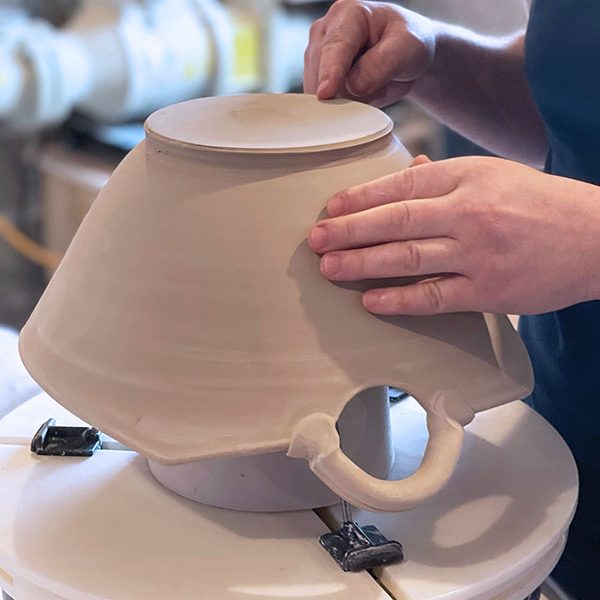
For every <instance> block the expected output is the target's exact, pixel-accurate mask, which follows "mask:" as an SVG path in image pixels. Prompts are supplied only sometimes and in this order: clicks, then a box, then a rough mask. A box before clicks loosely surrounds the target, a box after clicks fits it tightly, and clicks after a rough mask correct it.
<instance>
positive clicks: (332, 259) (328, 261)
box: [321, 254, 342, 277]
mask: <svg viewBox="0 0 600 600" xmlns="http://www.w3.org/2000/svg"><path fill="white" fill-rule="evenodd" d="M341 266H342V261H341V260H340V257H339V256H337V255H336V254H326V255H325V256H324V257H323V258H322V259H321V273H323V275H325V276H326V277H331V276H333V275H335V274H336V273H337V272H338V271H339V270H340V268H341Z"/></svg>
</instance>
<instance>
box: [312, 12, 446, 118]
mask: <svg viewBox="0 0 600 600" xmlns="http://www.w3.org/2000/svg"><path fill="white" fill-rule="evenodd" d="M434 46H435V33H434V27H433V23H432V21H430V20H429V19H427V18H425V17H423V16H421V15H419V14H417V13H415V12H412V11H410V10H408V9H405V8H401V7H399V6H395V5H393V4H386V3H383V2H366V1H364V0H338V1H337V2H335V3H334V4H333V6H332V7H331V8H330V9H329V12H328V13H327V14H326V15H325V16H324V17H323V18H321V19H319V20H317V21H315V23H313V25H312V27H311V30H310V40H309V44H308V47H307V49H306V52H305V54H304V91H305V92H306V93H309V94H317V96H318V97H319V98H321V99H326V98H334V97H335V96H337V95H343V96H350V97H353V98H359V99H362V100H365V101H368V102H370V103H371V104H375V105H377V106H385V105H387V104H391V103H392V102H394V101H396V100H398V99H399V98H400V97H402V96H404V95H405V94H407V93H408V92H409V91H410V89H411V88H412V86H413V85H414V83H415V81H416V80H417V79H418V78H419V77H421V76H422V75H423V74H425V72H426V71H427V69H428V68H429V67H430V65H431V63H432V61H433V53H434Z"/></svg>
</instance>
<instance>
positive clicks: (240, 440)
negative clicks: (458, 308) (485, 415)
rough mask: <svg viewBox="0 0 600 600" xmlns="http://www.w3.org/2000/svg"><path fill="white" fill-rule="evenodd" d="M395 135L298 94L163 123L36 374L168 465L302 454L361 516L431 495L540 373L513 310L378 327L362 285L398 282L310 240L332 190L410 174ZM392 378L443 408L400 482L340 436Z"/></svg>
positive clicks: (69, 266) (197, 104) (58, 306)
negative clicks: (356, 274) (348, 412)
mask: <svg viewBox="0 0 600 600" xmlns="http://www.w3.org/2000/svg"><path fill="white" fill-rule="evenodd" d="M391 130H392V123H391V122H390V120H389V118H388V117H387V116H386V115H385V114H384V113H382V112H380V111H379V110H377V109H375V108H372V107H369V106H366V105H362V104H358V103H353V102H349V101H346V100H335V101H330V102H318V101H317V100H316V99H315V98H314V97H312V96H304V95H292V94H289V95H266V94H257V95H242V96H232V97H225V98H206V99H201V100H193V101H190V102H185V103H182V104H178V105H175V106H171V107H168V108H165V109H162V110H159V111H158V112H156V113H154V114H153V115H152V116H151V117H150V118H149V119H148V121H147V123H146V134H147V135H146V140H145V142H143V143H141V144H140V145H139V146H138V147H136V148H135V149H134V150H133V151H132V152H131V153H130V154H129V155H128V156H127V157H126V158H125V160H124V161H123V162H122V163H121V165H120V166H119V167H118V169H117V170H116V171H115V173H114V174H113V176H112V177H111V179H110V181H109V182H108V184H107V185H106V187H105V188H104V190H103V191H102V193H101V194H100V196H99V197H98V199H97V201H96V202H95V204H94V205H93V207H92V209H91V211H90V213H89V215H88V216H87V217H86V219H85V221H84V223H83V224H82V226H81V228H80V230H79V231H78V233H77V235H76V237H75V239H74V241H73V243H72V244H71V247H70V248H69V250H68V252H67V254H66V256H65V258H64V260H63V261H62V264H61V265H60V267H59V269H58V270H57V272H56V274H55V275H54V277H53V279H52V281H51V282H50V284H49V285H48V288H47V290H46V291H45V293H44V295H43V297H42V299H41V300H40V302H39V304H38V306H37V308H36V309H35V311H34V312H33V314H32V316H31V318H30V320H29V321H28V323H27V324H26V326H25V328H24V329H23V332H22V334H21V353H22V357H23V359H24V361H25V364H26V366H27V368H28V369H29V371H30V372H31V373H32V375H33V376H34V378H35V379H36V380H37V381H38V382H39V383H40V384H41V385H42V386H43V387H44V388H45V389H46V390H47V391H48V392H49V393H50V394H51V395H52V396H53V397H54V398H55V399H56V400H58V401H59V402H61V403H62V404H64V405H65V406H66V407H67V408H68V409H69V410H71V411H73V412H74V413H76V414H78V415H79V416H81V417H82V418H83V419H85V420H87V421H88V422H90V423H92V424H94V425H95V426H97V427H99V428H100V429H102V430H103V431H105V432H106V433H108V434H110V435H112V436H114V437H115V438H117V439H119V440H120V441H122V442H123V443H125V444H126V445H128V446H129V447H131V448H133V449H135V450H138V451H139V452H140V453H142V454H143V455H145V456H147V457H149V458H150V459H152V461H156V462H158V463H164V464H181V463H191V462H195V461H199V460H201V459H206V458H218V457H236V456H238V457H239V456H243V455H253V454H261V453H273V452H281V451H285V452H287V454H288V455H289V456H291V457H296V458H304V459H306V460H307V461H308V464H309V466H310V468H311V470H312V471H313V472H314V473H315V474H316V475H317V476H318V477H319V478H320V479H321V481H323V482H324V483H325V484H326V485H327V486H329V488H331V490H333V491H334V492H335V493H336V494H339V495H340V496H342V497H343V498H346V499H347V500H349V501H350V502H352V503H353V504H355V505H357V506H361V507H364V508H367V509H371V510H401V509H405V508H409V507H411V506H413V505H414V504H416V503H418V502H420V501H422V500H424V499H426V498H428V497H430V496H432V495H433V494H434V493H436V492H437V491H438V490H439V489H440V488H441V487H442V486H443V485H444V483H445V482H446V481H447V480H448V479H449V477H450V476H451V474H452V472H453V470H454V468H455V465H456V462H457V459H458V456H459V453H460V448H461V440H462V436H463V426H464V425H465V424H467V423H469V421H471V419H473V417H474V415H475V413H476V412H478V411H482V410H485V409H488V408H491V407H493V406H497V405H499V404H502V403H504V402H509V401H511V400H515V399H517V398H520V397H522V396H524V395H525V394H527V393H528V391H529V390H530V387H531V384H532V379H531V370H530V365H529V361H528V358H527V355H526V352H525V350H524V348H523V346H522V344H521V342H520V341H519V339H518V336H517V334H516V332H515V331H514V330H513V329H512V327H511V326H510V324H509V322H508V320H507V319H506V318H505V317H500V316H494V315H481V314H474V313H472V314H452V315H444V316H434V317H395V318H382V317H377V316H374V315H372V314H369V313H368V312H366V311H365V310H364V309H363V307H362V305H361V291H363V290H365V289H367V288H370V287H380V286H381V285H382V284H384V283H385V282H382V281H369V282H363V283H361V284H351V285H348V284H343V285H338V284H334V283H331V282H329V281H327V280H326V279H325V278H323V277H322V276H321V274H320V272H319V257H317V256H316V255H315V254H314V253H313V252H311V250H310V249H309V248H308V246H307V242H306V236H307V233H308V231H309V229H310V227H311V225H312V224H313V223H314V222H315V221H316V220H317V219H319V218H320V217H321V216H322V214H323V212H322V211H323V209H324V207H325V205H326V202H327V199H328V198H329V197H330V196H331V195H332V194H334V193H335V192H337V191H339V190H341V189H343V188H346V187H348V186H351V185H355V184H358V183H361V182H365V181H369V180H371V179H374V178H376V177H380V176H382V175H386V174H388V173H392V172H395V171H398V170H399V169H403V168H405V167H406V166H407V165H408V163H409V161H410V156H409V154H408V152H407V151H406V149H405V148H404V147H403V146H402V145H401V144H400V143H399V142H398V140H397V139H395V137H394V136H393V135H392V133H391ZM387 283H389V282H387ZM396 283H401V282H396ZM388 384H389V385H394V386H397V387H400V388H402V389H405V390H407V391H408V392H410V393H411V394H412V395H414V396H415V397H416V398H417V399H418V401H419V402H420V403H421V404H422V405H423V407H424V408H425V409H426V411H427V415H428V428H429V432H430V439H429V444H428V447H427V451H426V454H425V457H424V459H423V462H422V464H421V467H420V469H419V470H418V471H417V472H416V473H415V474H414V475H412V476H411V477H409V478H407V479H405V480H402V481H385V480H383V479H380V478H376V477H374V476H372V475H368V474H367V473H365V472H364V471H363V470H362V469H361V468H360V467H359V466H357V464H355V462H352V461H351V460H350V459H349V458H348V457H347V456H346V454H345V453H344V452H343V451H342V450H341V449H340V441H339V436H338V432H337V431H336V421H337V419H338V417H339V415H340V413H341V412H342V410H343V409H344V406H345V405H346V403H347V402H348V401H349V400H350V399H351V398H353V397H354V396H355V395H356V394H357V393H358V392H360V391H361V390H364V389H367V388H372V387H375V386H383V385H388Z"/></svg>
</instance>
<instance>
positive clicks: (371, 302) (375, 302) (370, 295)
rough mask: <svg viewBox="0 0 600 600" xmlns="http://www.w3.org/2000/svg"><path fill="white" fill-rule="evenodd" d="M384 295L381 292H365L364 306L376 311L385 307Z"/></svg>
mask: <svg viewBox="0 0 600 600" xmlns="http://www.w3.org/2000/svg"><path fill="white" fill-rule="evenodd" d="M383 303H384V295H383V294H382V293H381V292H373V291H371V292H365V293H364V294H363V305H364V307H365V308H366V309H367V310H370V311H376V310H378V309H380V308H382V307H383Z"/></svg>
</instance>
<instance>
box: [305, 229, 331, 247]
mask: <svg viewBox="0 0 600 600" xmlns="http://www.w3.org/2000/svg"><path fill="white" fill-rule="evenodd" d="M309 242H310V246H311V248H312V249H313V250H321V249H323V248H325V247H326V246H327V243H328V242H329V234H328V233H327V230H326V229H325V227H324V226H323V225H315V226H314V227H313V228H312V231H311V232H310V235H309Z"/></svg>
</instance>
